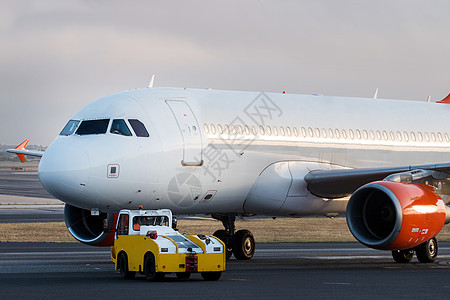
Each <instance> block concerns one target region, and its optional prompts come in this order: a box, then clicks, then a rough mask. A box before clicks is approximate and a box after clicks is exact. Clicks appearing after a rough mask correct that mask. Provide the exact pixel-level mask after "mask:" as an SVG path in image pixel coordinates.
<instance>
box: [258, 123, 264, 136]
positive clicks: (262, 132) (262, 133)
mask: <svg viewBox="0 0 450 300" xmlns="http://www.w3.org/2000/svg"><path fill="white" fill-rule="evenodd" d="M259 132H260V133H261V135H264V126H262V125H260V126H259Z"/></svg>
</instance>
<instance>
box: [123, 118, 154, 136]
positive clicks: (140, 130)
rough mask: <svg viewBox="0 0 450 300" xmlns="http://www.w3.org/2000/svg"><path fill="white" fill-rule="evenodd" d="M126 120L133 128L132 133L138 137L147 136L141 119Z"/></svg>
mask: <svg viewBox="0 0 450 300" xmlns="http://www.w3.org/2000/svg"><path fill="white" fill-rule="evenodd" d="M128 122H129V123H130V125H131V127H132V128H133V130H134V133H135V134H136V136H138V137H149V136H150V135H149V134H148V131H147V129H145V126H144V124H142V122H141V121H139V120H136V119H128Z"/></svg>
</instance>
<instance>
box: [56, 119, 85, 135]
mask: <svg viewBox="0 0 450 300" xmlns="http://www.w3.org/2000/svg"><path fill="white" fill-rule="evenodd" d="M79 123H80V121H76V120H70V121H69V122H67V124H66V126H64V128H63V130H62V131H61V133H60V134H59V135H71V134H73V133H74V132H75V130H76V129H77V127H78V124H79Z"/></svg>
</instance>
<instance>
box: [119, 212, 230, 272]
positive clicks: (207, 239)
mask: <svg viewBox="0 0 450 300" xmlns="http://www.w3.org/2000/svg"><path fill="white" fill-rule="evenodd" d="M172 224H173V219H172V212H171V211H170V210H168V209H158V210H121V211H120V213H119V216H118V221H117V226H116V235H115V239H114V246H112V247H111V260H112V261H113V262H114V264H115V268H116V270H120V275H121V276H122V277H123V278H126V279H131V278H134V277H135V275H136V272H139V273H141V274H144V275H145V278H146V279H147V280H149V281H157V280H162V279H163V278H164V276H165V274H167V273H176V276H177V277H178V278H181V279H187V278H189V277H190V276H191V274H192V273H200V274H201V275H202V277H203V279H205V280H218V279H219V278H220V276H221V275H222V271H224V270H225V260H226V254H225V245H224V243H223V242H222V241H221V240H219V239H218V238H216V237H214V236H207V235H203V234H198V235H183V234H181V233H179V232H178V231H177V230H175V229H173V228H172V227H175V226H173V225H172Z"/></svg>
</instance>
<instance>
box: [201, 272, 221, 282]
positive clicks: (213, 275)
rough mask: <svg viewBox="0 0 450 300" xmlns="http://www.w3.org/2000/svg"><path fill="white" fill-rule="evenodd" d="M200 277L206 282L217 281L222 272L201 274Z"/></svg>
mask: <svg viewBox="0 0 450 300" xmlns="http://www.w3.org/2000/svg"><path fill="white" fill-rule="evenodd" d="M201 274H202V277H203V279H204V280H207V281H217V280H219V278H220V276H222V272H202V273H201Z"/></svg>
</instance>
